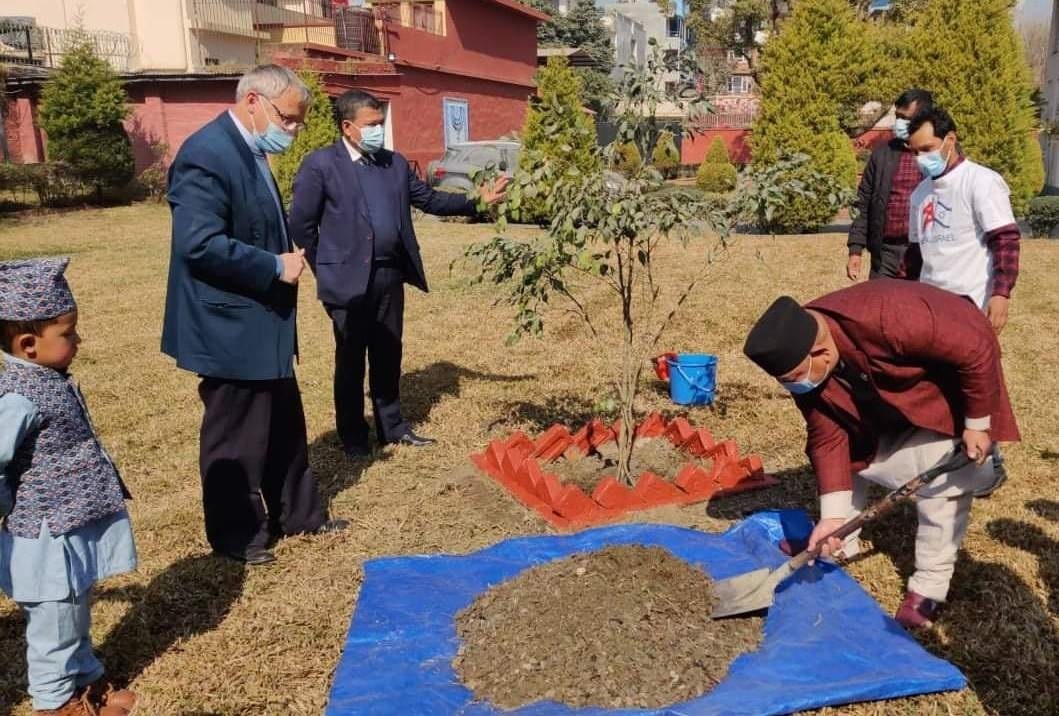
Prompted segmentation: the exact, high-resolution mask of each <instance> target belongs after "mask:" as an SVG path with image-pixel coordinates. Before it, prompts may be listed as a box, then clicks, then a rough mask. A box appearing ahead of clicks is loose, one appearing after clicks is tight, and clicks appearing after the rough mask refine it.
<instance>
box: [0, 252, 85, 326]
mask: <svg viewBox="0 0 1059 716" xmlns="http://www.w3.org/2000/svg"><path fill="white" fill-rule="evenodd" d="M68 263H70V259H68V258H66V257H62V258H48V259H27V260H24V261H0V321H46V320H48V319H51V318H56V317H58V316H61V315H63V314H64V313H69V312H70V311H73V310H74V309H76V308H77V303H75V302H74V295H73V293H71V292H70V285H69V284H68V283H66V277H65V276H64V275H63V272H64V271H65V270H66V265H67V264H68Z"/></svg>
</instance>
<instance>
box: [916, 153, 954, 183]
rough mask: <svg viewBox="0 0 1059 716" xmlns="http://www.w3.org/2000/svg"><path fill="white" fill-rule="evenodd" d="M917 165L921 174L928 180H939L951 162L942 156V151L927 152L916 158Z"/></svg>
mask: <svg viewBox="0 0 1059 716" xmlns="http://www.w3.org/2000/svg"><path fill="white" fill-rule="evenodd" d="M916 164H918V165H919V171H920V173H921V174H922V175H923V176H925V177H927V178H928V179H937V178H938V177H940V176H941V175H942V174H944V173H945V169H947V168H948V166H949V160H948V159H947V158H946V157H943V156H941V150H940V149H935V150H934V151H933V152H925V153H923V154H919V155H917V156H916Z"/></svg>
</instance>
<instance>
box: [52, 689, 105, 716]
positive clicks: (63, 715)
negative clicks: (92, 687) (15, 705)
mask: <svg viewBox="0 0 1059 716" xmlns="http://www.w3.org/2000/svg"><path fill="white" fill-rule="evenodd" d="M33 716H100V712H99V711H98V710H97V709H96V707H95V706H93V705H92V702H91V700H90V699H89V698H88V692H87V690H83V691H78V692H77V693H75V694H74V695H73V696H71V697H70V700H69V701H67V702H66V703H65V704H63V705H62V706H60V707H59V708H57V709H37V710H35V711H34V712H33ZM102 716H121V715H119V714H103V715H102Z"/></svg>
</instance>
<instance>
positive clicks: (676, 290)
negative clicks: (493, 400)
mask: <svg viewBox="0 0 1059 716" xmlns="http://www.w3.org/2000/svg"><path fill="white" fill-rule="evenodd" d="M689 61H693V60H689V59H686V58H685V59H675V58H670V59H666V58H663V56H662V55H661V53H660V52H658V51H657V49H656V50H655V51H654V52H653V53H652V54H651V57H650V59H649V60H648V61H647V62H646V63H645V66H644V67H643V68H640V69H633V70H630V71H629V72H627V73H626V74H625V76H624V78H623V80H622V81H621V82H620V83H619V86H618V89H617V91H616V92H615V93H614V94H613V95H611V96H610V97H609V100H608V101H609V103H610V109H611V112H612V114H613V116H614V118H615V121H616V126H617V134H616V137H615V138H614V141H613V142H612V143H611V144H609V145H607V146H605V147H599V148H596V149H594V151H596V152H598V153H599V155H600V161H599V162H597V163H596V164H595V166H596V167H598V168H593V169H588V170H584V169H579V168H578V167H574V166H570V165H559V164H556V163H552V162H549V161H547V157H546V156H544V155H536V154H534V153H533V152H530V153H529V156H527V157H524V158H523V159H522V161H521V162H520V171H519V172H518V173H517V174H516V176H515V177H514V179H513V181H512V184H511V186H510V187H509V188H508V192H507V198H506V200H505V201H504V202H503V203H501V204H500V205H499V206H498V207H497V212H498V219H497V223H496V228H497V233H496V235H495V236H494V237H493V238H492V239H490V240H488V241H485V242H483V243H479V244H475V245H473V246H471V247H470V248H469V249H468V250H467V255H468V256H469V257H470V258H472V259H474V260H475V261H476V262H477V263H478V265H479V266H480V274H479V275H478V280H479V281H481V282H491V283H494V284H497V285H500V286H503V287H505V288H506V289H507V295H506V300H507V301H508V302H510V304H512V305H513V306H514V308H515V322H514V330H513V332H512V339H513V340H514V339H517V338H519V337H521V336H523V335H526V334H530V335H539V334H541V333H542V332H543V329H544V309H545V308H546V307H547V306H548V305H550V303H551V302H552V299H562V300H563V301H564V302H565V304H566V305H567V307H568V308H569V309H570V310H571V311H572V312H573V313H574V314H575V315H576V316H577V318H578V319H580V321H581V322H582V323H583V325H584V327H585V329H586V330H587V331H588V332H589V333H590V334H591V336H592V337H593V338H594V340H595V341H596V343H597V345H598V347H599V350H602V351H607V352H608V353H610V354H612V355H616V356H618V357H619V358H620V360H619V361H618V365H617V367H616V370H615V373H614V375H613V376H612V380H613V384H614V388H615V393H616V394H617V396H618V404H619V411H620V417H621V420H620V425H621V427H620V430H619V434H618V466H617V470H618V478H619V480H621V481H623V482H624V483H626V484H631V482H632V475H631V471H630V458H631V455H632V450H633V442H634V439H635V427H636V424H637V413H636V397H637V393H638V391H639V389H640V385H641V380H642V377H643V371H644V367H645V366H646V365H647V359H648V358H649V357H650V355H651V354H652V353H653V352H656V351H657V346H658V343H659V341H660V339H661V338H662V336H663V335H664V333H665V331H666V329H667V328H668V327H669V326H670V324H671V323H672V321H673V319H674V317H675V316H676V315H677V312H678V310H679V309H680V307H681V306H682V305H683V304H684V302H685V301H686V300H687V299H688V297H689V296H690V295H691V293H692V291H693V290H694V289H695V287H696V286H697V285H698V284H699V282H700V281H701V280H702V279H703V278H704V277H705V276H706V274H707V273H708V271H709V269H710V266H711V265H712V264H713V263H714V262H715V261H716V260H717V259H718V257H719V256H720V255H721V254H722V252H724V251H725V250H726V249H727V247H728V243H729V228H728V227H729V215H728V213H727V211H726V209H724V208H723V207H721V208H718V207H717V206H716V204H713V205H711V203H710V202H709V201H707V199H706V197H704V196H701V195H700V196H696V195H697V194H698V193H697V192H696V193H688V192H672V191H660V190H661V189H663V187H664V180H663V178H662V176H661V174H659V172H658V170H657V169H655V168H654V167H653V166H652V165H651V163H650V161H649V160H650V157H651V152H650V151H649V149H650V147H651V145H652V142H653V141H654V139H655V137H656V134H657V131H658V130H657V124H656V122H655V115H656V111H657V109H658V107H659V105H660V104H662V102H664V101H670V102H676V103H678V104H679V105H681V107H682V109H684V110H685V111H686V112H687V113H688V114H689V115H690V116H691V117H694V116H695V115H696V114H701V113H702V112H703V111H709V107H708V105H707V104H706V101H705V98H704V97H703V96H701V95H696V96H694V97H691V98H688V97H687V94H688V92H689V90H688V89H687V88H685V89H684V92H683V93H681V95H680V96H671V97H667V96H666V93H665V90H664V89H663V88H664V87H665V86H666V85H665V82H663V81H662V77H663V75H664V74H665V73H666V72H668V71H672V70H674V69H679V68H678V67H677V66H676V65H677V63H682V62H689ZM685 76H691V75H690V74H687V75H685ZM558 129H559V128H558V127H556V130H558ZM545 131H547V129H546V130H545ZM628 144H633V145H635V146H636V147H637V148H638V150H639V156H640V157H641V160H640V161H639V165H638V166H636V167H626V169H627V171H626V172H625V173H624V175H623V176H621V177H618V176H617V175H615V174H614V173H613V172H610V171H608V170H607V168H608V167H612V166H614V165H615V158H616V157H615V155H616V153H617V152H619V151H620V148H621V147H623V146H624V145H628ZM643 158H646V159H643ZM483 179H485V177H483ZM545 191H546V192H547V193H546V194H544V195H542V193H543V192H545ZM542 200H543V203H544V205H545V207H546V213H547V215H548V216H550V217H551V223H550V224H549V225H548V226H547V228H546V229H545V230H544V231H543V232H541V233H540V234H539V235H537V236H536V237H535V238H532V239H529V240H525V239H521V238H513V237H511V236H509V235H508V234H507V232H506V229H507V223H508V220H509V219H511V220H516V221H517V220H520V219H521V218H522V212H523V210H524V207H525V206H527V205H528V204H531V203H532V204H534V205H537V204H538V203H539V202H541V201H542ZM704 231H705V233H706V235H707V238H706V240H705V244H703V243H701V242H700V241H692V239H693V238H695V237H697V236H701V235H702V234H703V233H704ZM672 244H676V245H679V246H680V247H681V248H682V250H683V251H684V252H685V254H684V256H685V261H684V263H685V265H694V266H695V271H694V272H693V275H692V276H691V277H690V278H687V279H686V280H684V281H683V282H681V283H677V285H674V281H673V277H672V276H666V278H665V280H661V277H660V276H659V275H658V273H657V266H656V263H655V261H656V258H657V256H658V253H659V251H660V249H662V247H664V246H666V245H672ZM598 284H601V285H602V286H603V287H604V289H605V295H607V296H609V298H610V300H609V301H607V302H606V303H605V304H604V306H605V307H604V308H603V309H602V315H599V314H594V313H593V312H592V311H589V310H588V308H587V298H588V295H589V292H590V291H592V289H593V285H598ZM594 303H596V301H595V300H594ZM608 319H610V320H613V321H617V322H618V325H620V330H619V334H620V335H619V336H618V337H616V338H615V337H612V333H611V332H608V331H604V330H603V329H602V327H601V325H600V323H601V321H607V320H608Z"/></svg>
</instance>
